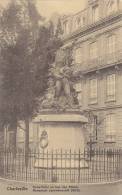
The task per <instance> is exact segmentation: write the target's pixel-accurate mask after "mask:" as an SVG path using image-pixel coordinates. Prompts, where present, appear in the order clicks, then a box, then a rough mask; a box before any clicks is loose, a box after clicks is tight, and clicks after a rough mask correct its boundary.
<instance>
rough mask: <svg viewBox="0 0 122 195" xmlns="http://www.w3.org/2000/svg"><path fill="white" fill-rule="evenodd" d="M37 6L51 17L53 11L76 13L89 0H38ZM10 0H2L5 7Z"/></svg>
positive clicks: (42, 12)
mask: <svg viewBox="0 0 122 195" xmlns="http://www.w3.org/2000/svg"><path fill="white" fill-rule="evenodd" d="M30 1H31V0H30ZM36 1H37V8H38V11H39V12H40V14H41V15H43V16H44V17H47V18H50V17H51V16H52V14H53V13H59V14H68V13H76V12H78V11H80V10H82V9H84V7H85V4H86V1H87V0H36ZM8 2H9V0H0V4H1V5H2V6H3V7H5V6H6V5H7V4H8Z"/></svg>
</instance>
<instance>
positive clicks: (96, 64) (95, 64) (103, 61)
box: [73, 50, 122, 73]
mask: <svg viewBox="0 0 122 195" xmlns="http://www.w3.org/2000/svg"><path fill="white" fill-rule="evenodd" d="M121 62H122V50H119V51H117V52H115V53H111V54H106V55H102V56H98V57H97V58H95V59H88V60H84V61H82V62H81V63H79V64H74V65H73V69H74V71H75V72H79V71H82V72H84V73H85V72H87V71H94V70H100V69H102V68H107V67H110V66H113V65H118V64H120V63H121Z"/></svg>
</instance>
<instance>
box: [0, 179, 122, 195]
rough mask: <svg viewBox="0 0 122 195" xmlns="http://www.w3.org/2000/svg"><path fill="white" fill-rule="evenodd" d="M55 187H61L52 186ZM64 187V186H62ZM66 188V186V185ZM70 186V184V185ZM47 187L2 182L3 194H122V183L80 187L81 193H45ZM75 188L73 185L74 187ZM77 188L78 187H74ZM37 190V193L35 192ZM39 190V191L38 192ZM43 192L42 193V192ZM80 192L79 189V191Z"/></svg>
mask: <svg viewBox="0 0 122 195" xmlns="http://www.w3.org/2000/svg"><path fill="white" fill-rule="evenodd" d="M50 185H53V186H57V187H58V186H60V185H58V184H57V185H55V184H50ZM61 185H62V184H61ZM64 185H65V186H66V184H64ZM68 185H70V184H68ZM45 186H49V185H48V184H28V185H27V184H23V183H16V182H15V183H12V182H5V181H1V182H0V189H1V194H3V193H4V194H5V195H11V194H12V195H14V194H23V195H28V194H45V195H49V194H51V195H52V194H55V195H62V194H63V195H71V194H72V195H80V194H82V195H121V194H122V182H118V183H114V184H107V185H106V184H105V185H80V192H71V191H70V192H54V191H53V192H45ZM72 186H73V185H72ZM74 186H77V185H74ZM34 189H36V191H35V192H33V190H34ZM37 189H38V190H37ZM39 189H40V190H42V191H41V192H40V190H39ZM78 190H79V189H78Z"/></svg>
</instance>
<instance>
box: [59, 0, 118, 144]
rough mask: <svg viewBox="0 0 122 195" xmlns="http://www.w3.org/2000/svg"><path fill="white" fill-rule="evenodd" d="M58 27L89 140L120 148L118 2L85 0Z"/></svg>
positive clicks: (111, 0) (112, 0) (116, 0)
mask: <svg viewBox="0 0 122 195" xmlns="http://www.w3.org/2000/svg"><path fill="white" fill-rule="evenodd" d="M62 28H63V32H64V33H63V35H61V36H62V40H63V43H64V44H63V49H64V50H65V51H67V50H69V51H70V52H71V54H72V56H73V64H72V67H73V69H74V72H76V75H77V77H76V82H75V83H74V86H75V89H76V91H77V93H78V100H79V104H80V109H81V110H82V111H84V112H87V113H90V116H89V118H91V121H92V123H91V125H90V135H91V137H92V140H93V141H94V140H95V141H96V142H97V143H100V144H102V145H104V146H105V147H109V146H120V147H121V146H122V87H121V83H122V66H121V65H122V64H121V62H122V48H121V46H122V1H120V0H102V1H101V0H89V1H88V3H87V7H86V8H85V9H84V10H82V11H81V12H79V13H76V14H74V15H70V16H64V17H63V18H62ZM94 123H95V124H94ZM94 127H95V128H94Z"/></svg>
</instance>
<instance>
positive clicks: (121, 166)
mask: <svg viewBox="0 0 122 195" xmlns="http://www.w3.org/2000/svg"><path fill="white" fill-rule="evenodd" d="M119 155H120V166H119V167H120V179H122V149H120V150H119Z"/></svg>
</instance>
